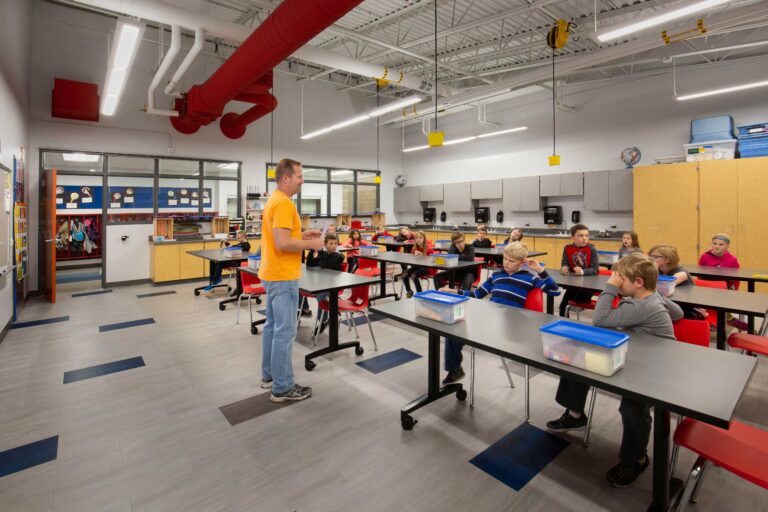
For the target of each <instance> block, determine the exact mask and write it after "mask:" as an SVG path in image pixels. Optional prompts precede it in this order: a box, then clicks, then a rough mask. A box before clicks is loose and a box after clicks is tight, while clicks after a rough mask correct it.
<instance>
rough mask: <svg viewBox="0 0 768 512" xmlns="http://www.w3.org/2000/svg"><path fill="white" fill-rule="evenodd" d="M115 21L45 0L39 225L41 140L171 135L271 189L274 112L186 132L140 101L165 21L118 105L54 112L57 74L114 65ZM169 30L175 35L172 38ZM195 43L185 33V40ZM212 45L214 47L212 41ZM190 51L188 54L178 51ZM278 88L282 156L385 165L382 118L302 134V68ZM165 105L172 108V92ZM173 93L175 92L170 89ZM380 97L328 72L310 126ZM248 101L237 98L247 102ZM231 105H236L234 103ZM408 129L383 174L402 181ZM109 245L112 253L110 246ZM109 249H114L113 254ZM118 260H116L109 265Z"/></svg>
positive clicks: (203, 68) (394, 141)
mask: <svg viewBox="0 0 768 512" xmlns="http://www.w3.org/2000/svg"><path fill="white" fill-rule="evenodd" d="M114 25H115V22H114V20H110V19H109V18H105V17H102V16H99V15H96V14H90V13H86V12H82V11H78V10H73V9H69V8H66V7H63V6H60V5H54V4H49V3H45V2H40V1H35V3H34V19H33V29H34V31H35V33H36V34H38V35H39V37H36V38H35V40H34V43H33V48H32V59H33V62H34V64H35V65H34V67H33V69H32V82H33V84H32V92H31V94H32V117H33V120H32V128H31V146H32V147H31V149H30V152H29V154H30V168H31V169H34V172H32V173H30V194H31V203H32V204H31V207H30V215H31V217H32V219H31V221H30V225H31V226H34V225H35V223H36V221H37V218H36V217H37V213H38V212H37V209H38V205H37V195H38V175H37V169H38V167H39V163H38V148H57V149H79V150H92V151H104V152H123V153H133V154H145V155H165V154H168V153H167V149H168V147H169V145H172V147H173V148H175V151H174V155H175V156H188V157H196V158H214V159H220V160H239V161H242V162H243V191H245V187H247V186H249V185H258V186H259V187H261V190H264V184H265V179H266V177H265V163H266V162H267V161H269V159H270V146H269V133H270V129H269V128H270V123H269V117H267V118H263V119H261V120H259V121H257V122H256V123H254V124H252V125H250V126H249V127H248V131H247V133H246V135H245V136H244V137H243V138H242V139H240V140H236V141H233V140H230V139H227V138H226V137H224V136H223V135H222V134H221V132H220V130H219V127H218V123H214V124H211V125H209V126H207V127H204V128H202V129H201V130H200V131H199V132H198V133H196V134H194V135H182V134H180V133H177V132H176V131H175V130H173V128H172V127H171V126H170V123H169V121H168V120H167V119H165V118H159V117H155V116H148V115H146V114H145V113H143V112H140V111H139V109H140V108H142V107H143V106H144V104H145V103H146V94H147V87H148V85H149V82H150V81H151V79H152V74H153V73H154V69H155V66H156V64H157V56H158V55H157V54H158V52H157V45H155V44H151V43H150V42H148V41H157V39H158V36H157V33H156V31H154V30H151V29H147V31H146V32H145V34H144V39H145V42H144V43H143V44H142V46H141V48H140V51H139V54H138V57H137V60H136V63H135V65H134V69H133V71H132V72H131V75H130V78H129V82H128V85H127V87H126V92H125V93H124V96H123V98H122V100H121V104H120V106H119V108H118V111H117V114H116V115H115V116H114V117H113V118H111V119H108V118H104V117H102V119H101V121H100V122H99V123H81V122H72V121H66V120H55V119H52V118H51V117H50V101H51V99H50V98H51V88H52V87H53V79H54V77H62V78H68V79H72V80H81V81H85V82H93V83H97V84H99V89H100V90H101V88H102V86H103V83H104V78H105V75H106V63H107V41H108V39H109V38H110V37H111V32H112V31H113V30H114ZM168 40H169V36H168V35H166V37H165V41H166V44H167V43H168ZM190 46H191V40H190V39H188V38H185V40H184V41H183V45H182V47H183V48H185V49H187V48H189V47H190ZM205 52H206V53H212V52H213V49H212V47H211V46H210V45H209V46H208V47H207V48H206V50H205ZM180 60H181V57H179V58H178V61H180ZM219 63H220V60H219V59H218V58H215V57H212V56H207V55H203V56H201V57H200V58H199V59H198V61H197V62H196V63H195V64H194V65H193V66H192V68H191V69H190V71H189V75H188V77H187V78H186V79H184V80H183V83H182V89H183V90H187V89H189V87H190V86H191V85H193V84H194V83H201V82H202V81H204V80H205V79H206V78H207V77H208V76H209V75H210V73H211V72H212V71H213V70H215V69H216V68H217V67H218V66H219ZM275 95H276V96H277V99H278V102H279V106H278V108H277V110H276V111H275V114H274V119H275V129H274V131H275V140H274V158H275V159H276V160H277V159H280V158H284V157H290V158H294V159H298V160H300V161H302V162H304V163H306V164H316V165H328V166H333V167H351V168H360V169H375V168H376V129H375V125H374V124H373V121H371V122H370V123H367V124H365V125H357V126H355V127H354V128H350V129H349V130H345V131H342V132H339V133H333V134H329V135H326V136H323V137H318V138H316V139H312V140H309V141H301V140H300V139H299V135H300V119H301V105H300V85H299V83H298V82H296V81H295V79H294V78H293V77H291V76H290V75H287V74H284V73H276V76H275ZM156 97H157V98H158V106H159V107H160V108H166V106H167V104H168V102H167V99H164V100H162V101H161V100H160V98H161V95H160V94H157V95H156ZM166 98H167V97H166ZM374 105H375V99H374V98H365V96H364V95H363V94H361V93H358V92H349V93H339V92H337V91H336V88H335V87H333V86H330V85H328V84H324V83H322V82H315V81H313V82H308V83H307V84H306V85H305V105H304V110H305V127H306V131H311V130H313V129H316V128H319V127H321V126H326V125H327V124H329V123H333V122H335V121H340V120H343V119H346V118H349V117H352V116H353V115H355V114H359V113H360V112H362V111H365V110H367V109H370V108H372V107H373V106H374ZM247 107H248V105H243V104H237V105H235V106H234V108H235V109H236V110H239V111H242V110H244V109H245V108H247ZM231 108H232V106H230V109H227V111H229V110H231ZM399 148H400V140H399V133H396V132H393V131H389V130H383V131H382V150H381V170H382V178H383V183H385V184H390V183H393V176H395V175H397V174H399V173H400V172H402V171H401V161H402V157H401V153H400V151H399ZM381 206H382V208H383V209H384V210H385V211H391V210H392V190H391V188H390V187H389V186H382V191H381ZM30 243H31V254H32V262H31V274H32V282H33V283H36V280H37V247H36V246H37V236H36V234H32V235H31V236H30ZM107 253H108V255H109V254H110V253H111V251H110V250H109V248H108V249H107ZM108 257H109V256H108ZM109 265H110V263H109V262H108V263H107V267H109Z"/></svg>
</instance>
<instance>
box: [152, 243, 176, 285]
mask: <svg viewBox="0 0 768 512" xmlns="http://www.w3.org/2000/svg"><path fill="white" fill-rule="evenodd" d="M179 247H180V246H179V244H160V245H156V244H152V245H151V252H150V255H149V265H150V266H149V268H150V278H151V279H152V281H154V282H156V283H159V282H162V281H177V280H179V279H180V278H179Z"/></svg>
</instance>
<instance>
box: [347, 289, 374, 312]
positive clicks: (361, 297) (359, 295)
mask: <svg viewBox="0 0 768 512" xmlns="http://www.w3.org/2000/svg"><path fill="white" fill-rule="evenodd" d="M368 287H369V285H367V284H366V285H363V286H355V287H354V288H352V294H351V295H350V296H349V299H348V300H350V301H351V302H354V303H355V304H356V305H358V306H363V307H366V308H367V307H368Z"/></svg>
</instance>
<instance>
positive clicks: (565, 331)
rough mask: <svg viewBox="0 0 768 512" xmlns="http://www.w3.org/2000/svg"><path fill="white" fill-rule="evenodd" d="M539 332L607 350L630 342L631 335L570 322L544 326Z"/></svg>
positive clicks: (564, 321) (563, 321) (562, 321)
mask: <svg viewBox="0 0 768 512" xmlns="http://www.w3.org/2000/svg"><path fill="white" fill-rule="evenodd" d="M539 330H540V331H541V332H543V333H546V334H554V335H555V336H562V337H563V338H571V339H574V340H578V341H581V342H584V343H590V344H592V345H597V346H599V347H605V348H616V347H618V346H621V345H623V344H624V343H626V342H627V341H629V335H627V334H624V333H621V332H616V331H609V330H608V329H601V328H600V327H595V326H593V325H584V324H577V323H576V322H569V321H568V320H558V321H556V322H552V323H551V324H547V325H543V326H541V327H539Z"/></svg>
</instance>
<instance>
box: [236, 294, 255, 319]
mask: <svg viewBox="0 0 768 512" xmlns="http://www.w3.org/2000/svg"><path fill="white" fill-rule="evenodd" d="M252 298H253V296H252V295H249V296H248V317H249V318H250V319H251V325H253V302H251V299H252ZM237 314H238V315H239V314H240V308H239V307H238V308H237Z"/></svg>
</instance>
